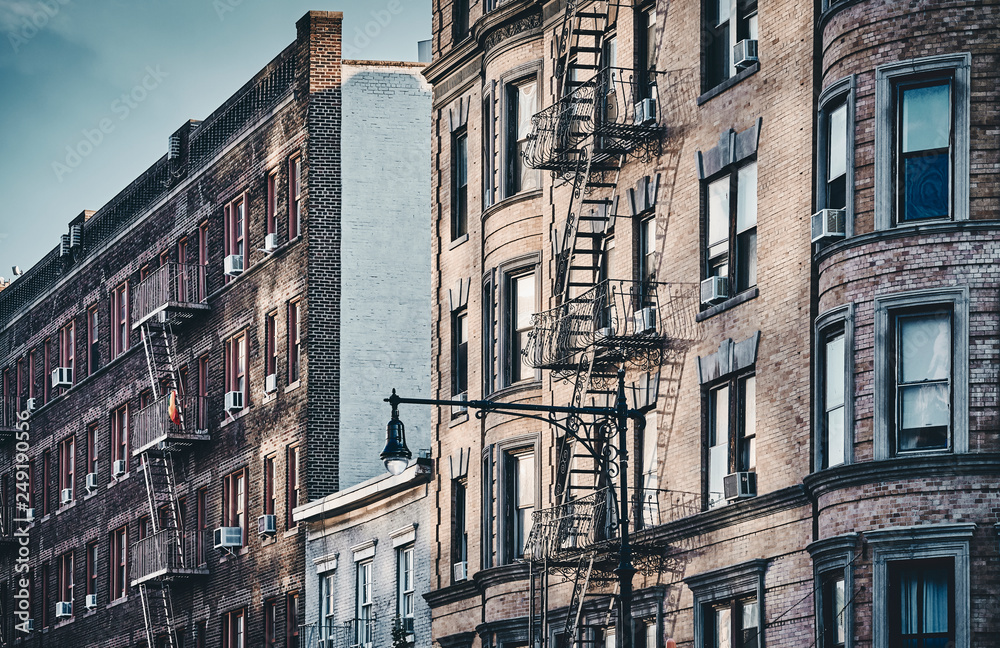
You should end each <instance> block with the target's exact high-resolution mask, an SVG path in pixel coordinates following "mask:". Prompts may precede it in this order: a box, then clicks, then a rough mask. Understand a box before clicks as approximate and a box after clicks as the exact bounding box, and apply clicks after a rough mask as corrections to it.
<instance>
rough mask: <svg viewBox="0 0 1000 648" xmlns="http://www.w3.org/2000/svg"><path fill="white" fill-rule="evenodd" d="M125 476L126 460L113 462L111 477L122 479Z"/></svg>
mask: <svg viewBox="0 0 1000 648" xmlns="http://www.w3.org/2000/svg"><path fill="white" fill-rule="evenodd" d="M124 474H125V460H124V459H119V460H118V461H112V462H111V476H112V477H121V476H122V475H124Z"/></svg>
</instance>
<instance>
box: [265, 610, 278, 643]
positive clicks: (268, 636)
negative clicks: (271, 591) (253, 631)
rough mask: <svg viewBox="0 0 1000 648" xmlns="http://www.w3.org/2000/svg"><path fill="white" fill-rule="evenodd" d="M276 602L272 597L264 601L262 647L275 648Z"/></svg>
mask: <svg viewBox="0 0 1000 648" xmlns="http://www.w3.org/2000/svg"><path fill="white" fill-rule="evenodd" d="M277 621H278V602H277V601H275V600H274V599H268V600H266V601H264V648H277V646H278V638H277V636H276V635H277Z"/></svg>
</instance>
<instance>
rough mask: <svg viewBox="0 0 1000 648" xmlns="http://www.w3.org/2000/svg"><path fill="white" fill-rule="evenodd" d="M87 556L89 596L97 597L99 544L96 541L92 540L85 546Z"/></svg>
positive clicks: (87, 592)
mask: <svg viewBox="0 0 1000 648" xmlns="http://www.w3.org/2000/svg"><path fill="white" fill-rule="evenodd" d="M84 551H85V554H86V570H87V571H86V574H87V576H86V578H87V581H86V585H87V588H86V589H87V591H86V594H87V595H88V596H91V595H93V596H96V595H97V560H98V555H97V551H98V544H97V541H96V540H92V541H90V542H88V543H87V544H86V545H85V550H84Z"/></svg>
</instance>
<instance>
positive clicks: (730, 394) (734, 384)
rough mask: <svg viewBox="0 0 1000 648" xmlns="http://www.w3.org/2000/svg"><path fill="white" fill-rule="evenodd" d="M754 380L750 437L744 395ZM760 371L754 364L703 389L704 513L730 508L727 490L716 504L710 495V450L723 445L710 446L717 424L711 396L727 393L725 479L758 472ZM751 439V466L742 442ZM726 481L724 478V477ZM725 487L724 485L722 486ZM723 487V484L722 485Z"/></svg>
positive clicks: (729, 374) (731, 373) (703, 386)
mask: <svg viewBox="0 0 1000 648" xmlns="http://www.w3.org/2000/svg"><path fill="white" fill-rule="evenodd" d="M749 379H753V380H754V394H755V399H754V415H755V419H754V434H753V435H750V436H747V435H745V434H744V431H745V430H746V422H747V420H748V417H747V411H746V410H747V408H746V403H747V400H746V395H745V384H746V382H747V380H749ZM756 380H757V371H756V365H755V364H751V365H749V366H747V367H744V368H742V369H738V370H735V371H731V372H729V373H727V374H726V375H724V376H722V377H720V378H719V379H717V380H714V381H712V382H709V383H705V384H704V385H702V403H703V411H704V412H705V416H704V417H703V418H704V421H705V428H704V437H703V439H704V442H703V447H704V457H703V462H704V463H703V464H702V465H704V466H705V467H706V471H705V478H704V498H705V510H711V509H714V508H718V507H720V506H725V505H726V504H728V503H729V502H728V500H726V497H725V489H724V488H723V491H722V497H721V498H720V499H717V500H713V499H712V493H714V492H716V491H711V490H710V488H711V453H710V451H711V448H714V447H718V446H719V445H720V444H715V445H712V444H711V438H712V426H713V421H714V420H715V417H714V415H713V414H714V411H713V409H712V395H713V394H714V393H716V392H719V391H721V390H722V389H725V390H726V398H727V400H728V403H727V407H726V414H727V420H726V471H727V472H726V473H725V474H726V475H731V474H733V473H737V472H752V473H756V472H757V462H756V454H757V453H756V440H757V423H758V420H759V417H756V413H757V409H756V403H757V399H756V386H757V383H756ZM747 438H749V439H752V443H751V444H750V445H752V446H753V450H752V451H751V452H752V454H753V460H752V461H749V462H745V463H742V462H741V455H742V451H741V442H742V441H744V440H745V439H747ZM723 477H725V475H723ZM723 483H725V482H723ZM720 486H722V484H720Z"/></svg>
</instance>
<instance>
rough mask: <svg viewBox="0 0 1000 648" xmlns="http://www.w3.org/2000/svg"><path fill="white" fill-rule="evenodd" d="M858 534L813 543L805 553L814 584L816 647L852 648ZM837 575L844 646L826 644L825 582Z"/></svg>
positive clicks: (826, 602) (846, 534)
mask: <svg viewBox="0 0 1000 648" xmlns="http://www.w3.org/2000/svg"><path fill="white" fill-rule="evenodd" d="M858 546H859V535H858V534H857V533H845V534H843V535H839V536H833V537H830V538H824V539H822V540H817V541H816V542H813V543H812V544H810V545H809V546H808V547H806V551H808V552H809V555H810V556H811V558H812V563H813V580H814V582H815V583H816V588H815V590H814V591H815V596H814V600H813V604H814V612H815V615H816V623H815V624H814V625H815V630H816V640H815V645H816V646H817V648H853V646H854V569H853V565H854V561H855V560H856V558H857V548H858ZM832 576H837V577H841V578H843V581H844V609H843V614H844V640H845V641H844V644H843V645H842V646H827V645H826V639H825V636H826V627H825V624H826V609H827V604H828V603H829V602H828V601H826V589H825V582H826V579H828V578H830V577H832Z"/></svg>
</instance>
